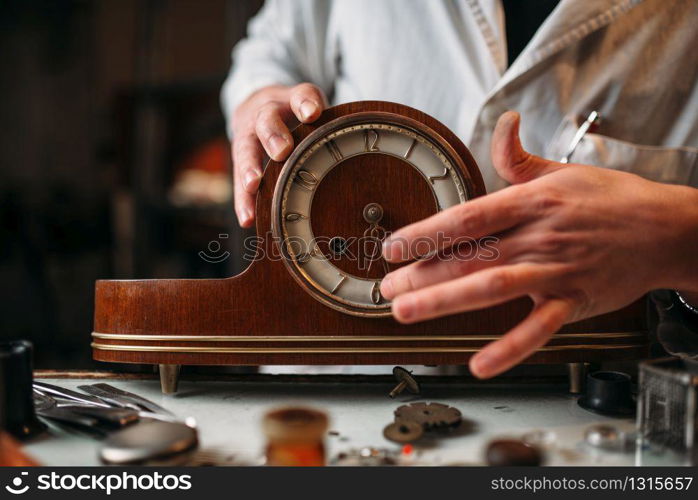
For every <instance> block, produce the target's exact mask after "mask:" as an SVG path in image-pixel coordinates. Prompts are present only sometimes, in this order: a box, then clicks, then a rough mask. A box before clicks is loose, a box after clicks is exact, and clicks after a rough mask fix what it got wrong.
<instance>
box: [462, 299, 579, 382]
mask: <svg viewBox="0 0 698 500" xmlns="http://www.w3.org/2000/svg"><path fill="white" fill-rule="evenodd" d="M572 311H573V304H572V303H571V302H570V301H569V300H567V299H561V298H552V299H547V300H544V301H543V302H541V303H540V304H537V305H536V306H535V307H534V309H533V310H532V311H531V312H530V314H529V315H528V316H527V317H526V318H525V319H524V320H523V321H522V322H521V323H519V324H518V325H516V326H515V327H514V328H513V329H511V330H510V331H509V332H508V333H506V334H505V335H504V336H503V337H502V338H501V339H500V340H497V341H495V342H492V343H490V344H488V345H487V346H486V347H485V348H484V349H482V350H481V351H480V352H479V353H477V354H476V355H475V356H473V358H472V359H471V360H470V371H471V372H472V373H473V375H475V376H476V377H478V378H489V377H494V376H495V375H498V374H500V373H502V372H504V371H506V370H508V369H510V368H512V367H513V366H515V365H517V364H518V363H520V362H522V361H523V360H525V359H526V358H527V357H529V356H530V355H531V354H533V353H534V352H535V351H536V350H537V349H539V348H540V347H542V346H543V345H545V343H546V342H547V341H548V339H550V337H551V336H552V335H553V334H554V333H555V332H557V331H558V330H559V329H560V328H561V327H562V325H564V324H565V323H566V322H567V320H568V318H570V317H571V315H572Z"/></svg>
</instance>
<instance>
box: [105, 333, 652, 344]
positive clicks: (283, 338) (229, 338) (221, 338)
mask: <svg viewBox="0 0 698 500" xmlns="http://www.w3.org/2000/svg"><path fill="white" fill-rule="evenodd" d="M92 337H93V338H95V339H102V340H136V341H144V342H157V341H164V342H409V341H414V340H417V341H426V342H430V341H434V342H447V341H486V340H497V339H499V338H501V335H454V336H450V335H438V336H425V335H419V336H404V335H403V336H397V335H385V336H377V335H376V336H365V335H364V336H340V335H330V336H328V335H317V336H303V335H258V336H257V335H255V336H245V335H147V334H145V335H140V334H126V333H99V332H92ZM602 338H603V339H632V338H640V339H644V338H646V335H645V334H644V333H643V332H609V333H560V334H557V335H553V336H552V337H551V340H567V339H602Z"/></svg>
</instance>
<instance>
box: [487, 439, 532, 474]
mask: <svg viewBox="0 0 698 500" xmlns="http://www.w3.org/2000/svg"><path fill="white" fill-rule="evenodd" d="M485 460H486V461H487V465H493V466H495V467H501V466H519V465H523V466H536V465H540V464H541V463H542V462H543V456H542V454H541V452H540V450H539V449H538V448H537V447H536V446H531V445H529V444H526V443H524V442H523V441H521V440H518V439H496V440H494V441H490V443H489V444H488V445H487V449H486V451H485Z"/></svg>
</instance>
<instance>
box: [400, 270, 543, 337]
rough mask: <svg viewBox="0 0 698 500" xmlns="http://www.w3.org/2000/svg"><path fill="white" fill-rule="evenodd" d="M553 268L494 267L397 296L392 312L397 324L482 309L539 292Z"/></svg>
mask: <svg viewBox="0 0 698 500" xmlns="http://www.w3.org/2000/svg"><path fill="white" fill-rule="evenodd" d="M554 276H555V271H554V270H553V269H550V268H549V266H543V265H540V264H530V263H521V264H512V265H507V266H497V267H492V268H489V269H483V270H482V271H478V272H475V273H473V274H469V275H467V276H463V277H461V278H457V279H455V280H451V281H447V282H445V283H439V284H437V285H432V286H428V287H426V288H421V289H419V290H416V291H414V292H409V293H405V294H403V295H399V296H397V297H396V298H395V300H393V303H392V312H393V316H394V317H395V319H397V320H398V321H399V322H401V323H414V322H417V321H423V320H427V319H432V318H437V317H440V316H446V315H449V314H455V313H459V312H465V311H473V310H476V309H484V308H486V307H490V306H494V305H497V304H501V303H504V302H507V301H509V300H512V299H515V298H518V297H521V296H524V295H528V294H530V293H535V292H540V291H542V290H544V289H545V288H546V285H549V284H550V281H551V279H553V277H554Z"/></svg>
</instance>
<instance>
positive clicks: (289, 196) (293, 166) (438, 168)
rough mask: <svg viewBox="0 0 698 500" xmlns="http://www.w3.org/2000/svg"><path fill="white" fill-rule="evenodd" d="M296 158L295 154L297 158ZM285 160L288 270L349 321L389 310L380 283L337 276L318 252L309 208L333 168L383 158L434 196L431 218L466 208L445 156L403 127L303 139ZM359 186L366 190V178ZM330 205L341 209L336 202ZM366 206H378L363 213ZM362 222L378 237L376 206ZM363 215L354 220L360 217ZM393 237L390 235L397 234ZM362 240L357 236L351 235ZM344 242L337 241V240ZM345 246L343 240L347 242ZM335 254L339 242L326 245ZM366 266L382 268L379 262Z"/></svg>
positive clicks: (282, 206)
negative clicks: (359, 159)
mask: <svg viewBox="0 0 698 500" xmlns="http://www.w3.org/2000/svg"><path fill="white" fill-rule="evenodd" d="M298 150H300V151H298ZM298 150H297V153H294V155H293V156H292V157H291V158H290V159H289V163H287V164H286V166H285V167H284V170H287V173H286V175H285V176H283V175H282V182H280V183H279V185H278V186H277V192H276V194H275V199H276V203H275V206H276V210H277V211H278V214H276V217H277V220H276V223H277V225H278V226H277V227H278V229H279V231H278V232H279V233H280V234H279V235H278V236H279V237H280V238H282V240H283V243H282V246H283V250H284V254H285V255H286V257H287V259H286V260H287V262H286V264H287V266H288V267H289V269H290V270H291V272H292V274H293V275H294V277H296V279H297V280H299V281H301V282H304V283H306V284H307V285H308V286H309V287H310V288H311V289H312V292H311V293H313V295H315V297H316V298H318V299H319V300H321V301H323V302H324V303H326V304H327V305H330V306H331V307H334V308H336V309H339V310H342V311H344V312H348V313H350V314H356V315H363V316H384V315H388V314H390V303H389V302H388V301H386V300H385V299H384V298H383V297H382V296H381V295H380V291H379V287H380V281H381V280H380V279H376V278H375V277H373V278H367V277H366V276H359V275H355V274H351V273H348V272H346V271H343V270H342V269H340V268H339V267H338V266H336V265H335V264H334V263H333V256H332V255H331V254H330V255H328V253H327V252H323V251H321V250H320V247H319V245H318V240H317V239H316V234H315V233H314V231H313V217H312V209H313V200H314V198H315V195H316V193H317V192H318V190H321V189H322V188H323V180H324V179H325V177H326V176H327V175H328V174H329V173H330V172H331V171H332V170H333V169H335V168H342V167H343V165H345V164H346V162H347V160H350V159H352V158H355V157H357V156H360V155H388V156H391V157H393V158H397V159H399V160H400V161H401V162H402V163H404V168H405V169H414V170H415V171H416V172H418V173H419V175H421V177H422V178H423V180H424V183H425V184H426V185H428V186H429V189H430V190H431V193H432V194H433V203H434V206H433V210H434V211H438V210H443V209H445V208H448V207H451V206H453V205H456V204H458V203H461V202H464V201H466V199H467V198H468V193H467V192H466V189H465V186H464V182H463V180H462V178H461V176H460V174H459V172H458V169H457V168H456V167H454V165H453V163H452V161H451V160H450V159H449V157H448V155H447V154H446V153H445V152H444V151H443V150H442V148H440V147H439V145H437V144H436V143H434V142H432V141H431V140H430V139H429V138H427V137H425V136H424V135H421V134H420V133H418V132H416V131H415V130H412V129H411V128H409V127H407V126H402V125H399V124H390V123H380V122H370V123H356V124H351V125H346V126H343V127H339V128H336V129H333V130H331V131H329V132H327V133H325V134H323V135H322V136H320V137H312V135H311V136H309V137H308V138H307V139H306V140H305V141H303V142H302V143H301V144H300V145H299V146H298ZM360 177H361V178H357V179H356V182H357V183H362V182H371V176H370V173H368V172H367V173H366V176H363V173H362V175H361V176H360ZM338 195H339V196H338V197H337V200H336V203H342V200H341V194H338ZM368 205H376V206H375V207H369V206H368ZM368 205H367V207H366V208H365V209H364V211H366V210H368V212H366V213H365V214H363V217H364V219H365V221H366V228H367V232H366V233H365V234H369V233H370V231H371V230H373V229H376V231H375V232H373V233H370V234H380V235H381V236H379V237H378V239H382V237H383V236H384V233H382V232H381V231H380V230H382V229H383V228H382V227H381V225H380V224H381V217H382V207H381V206H380V200H375V204H371V203H370V204H368ZM361 215H362V214H357V217H358V216H361ZM395 229H396V228H395ZM356 236H357V237H361V236H362V235H361V234H357V235H356ZM342 239H343V238H342ZM345 242H346V240H345ZM332 244H333V245H335V246H339V247H341V241H339V239H338V240H337V241H336V242H334V243H332ZM370 265H371V266H384V267H385V268H386V269H387V265H386V264H384V263H383V262H382V259H381V258H379V257H377V258H376V262H371V263H370Z"/></svg>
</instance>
